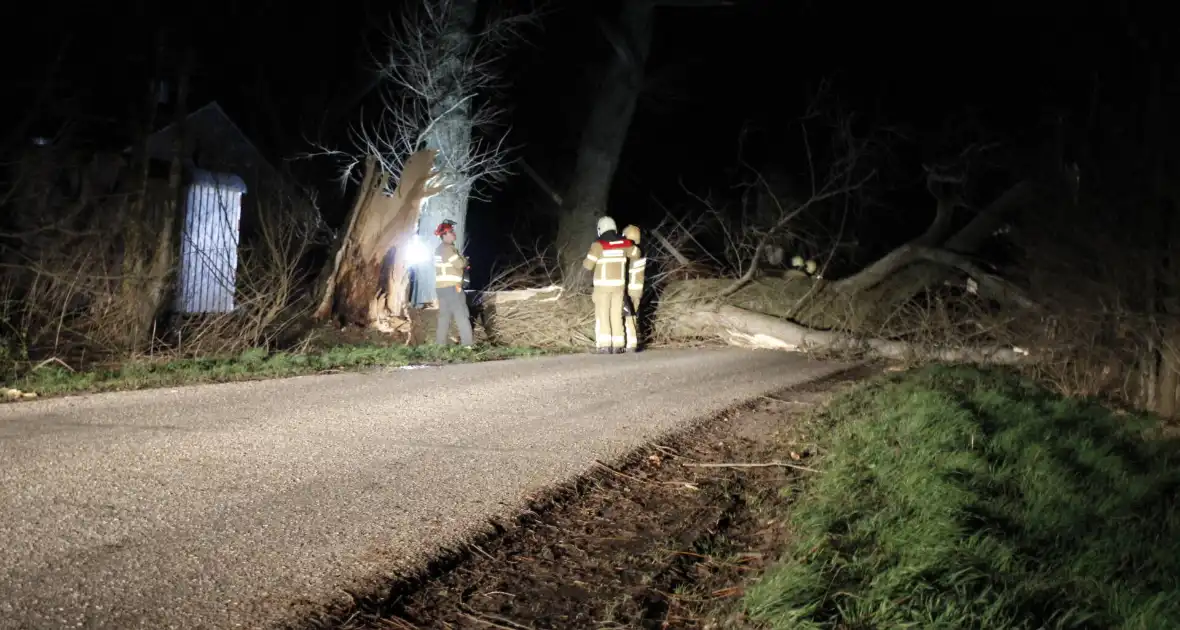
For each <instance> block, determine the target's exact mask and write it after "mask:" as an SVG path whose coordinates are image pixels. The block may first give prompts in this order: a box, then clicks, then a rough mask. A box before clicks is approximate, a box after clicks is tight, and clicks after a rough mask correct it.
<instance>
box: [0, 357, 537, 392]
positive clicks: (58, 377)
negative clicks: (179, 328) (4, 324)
mask: <svg viewBox="0 0 1180 630" xmlns="http://www.w3.org/2000/svg"><path fill="white" fill-rule="evenodd" d="M541 354H549V352H547V351H545V350H541V349H537V348H520V347H505V346H477V347H475V348H463V347H461V346H430V345H424V346H379V345H341V346H335V347H332V348H327V349H324V350H322V351H318V352H306V353H291V352H267V351H266V350H264V349H251V350H247V351H245V352H243V353H241V354H239V355H236V356H229V357H209V358H198V359H176V360H171V361H160V360H156V361H130V362H127V363H123V364H120V365H118V366H115V367H110V368H105V369H97V370H88V371H73V370H69V369H67V368H64V367H61V366H59V365H55V364H50V365H45V366H41V367H39V368H36V369H34V370H31V371H29V372H27V373H26V374H24V375H22V376H20V377H16V378H12V379H7V380H6V381H5V383H4V386H3V388H2V389H4V390H17V391H18V392H23V393H27V392H32V393H35V394H36V395H37V396H39V397H43V396H56V395H63V394H77V393H84V392H103V391H125V390H133V389H148V388H152V387H171V386H176V385H193V384H198V383H225V382H230V381H244V380H258V379H267V378H282V377H288V376H299V375H304V374H316V373H320V372H326V371H347V370H361V369H366V368H373V367H386V366H388V367H398V366H404V365H419V364H443V363H473V362H479V361H496V360H501V359H510V358H516V357H524V356H536V355H541ZM19 396H20V394H19V393H18V394H16V395H12V396H10V398H11V397H19Z"/></svg>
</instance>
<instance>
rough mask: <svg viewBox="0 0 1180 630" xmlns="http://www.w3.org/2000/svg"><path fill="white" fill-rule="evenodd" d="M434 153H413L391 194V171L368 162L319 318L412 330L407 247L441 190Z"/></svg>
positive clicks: (327, 276) (326, 279) (327, 275)
mask: <svg viewBox="0 0 1180 630" xmlns="http://www.w3.org/2000/svg"><path fill="white" fill-rule="evenodd" d="M435 154H436V152H435V151H434V150H431V149H426V150H422V151H418V152H417V153H414V154H413V155H411V156H410V157H409V158H408V159H407V160H406V162H405V165H404V167H403V168H402V173H401V179H400V180H399V181H398V184H397V188H396V189H395V190H394V191H393V192H392V193H387V192H386V191H387V190H388V184H389V174H388V173H380V172H379V171H380V166H379V162H378V160H377V159H376V158H373V157H370V158H369V159H367V160H366V161H365V176H364V179H363V180H362V182H361V189H360V191H359V192H358V193H357V198H356V202H355V203H354V204H353V207H352V210H351V211H350V212H349V219H348V223H347V225H348V228H347V231H346V232H345V234H344V236H343V237H342V238H341V239H340V241H339V242H338V245H337V251H336V252H335V255H334V256H332V257H331V259H330V261H329V263H328V264H329V265H330V267H329V268H327V269H325V272H324V273H323V274H322V275H321V280H320V283H321V285H320V290H319V291H318V293H319V295H320V299H319V304H318V306H317V308H316V311H315V317H316V319H318V320H321V321H322V320H326V319H328V318H329V317H331V316H333V315H335V317H336V318H337V319H338V320H340V321H341V322H342V323H346V324H352V325H355V326H363V327H370V328H376V329H378V330H381V331H384V332H406V331H407V330H408V329H409V326H410V319H409V316H408V314H407V308H408V306H409V283H410V265H409V264H408V261H406V260H405V255H404V250H405V245H406V244H408V243H409V242H410V241H411V239H412V238H413V237H414V233H415V228H416V227H417V222H418V216H419V213H420V212H421V208H422V203H423V202H424V201H425V200H426V199H428V198H429V197H431V196H433V195H436V194H438V193H439V192H440V191H441V190H442V189H441V188H439V187H436V186H433V185H431V182H432V179H433V178H434V176H435V175H436V173H435V171H434V158H435Z"/></svg>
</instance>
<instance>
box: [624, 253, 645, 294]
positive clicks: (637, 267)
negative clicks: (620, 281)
mask: <svg viewBox="0 0 1180 630" xmlns="http://www.w3.org/2000/svg"><path fill="white" fill-rule="evenodd" d="M646 268H647V257H642V258H636V259H635V260H632V261H631V264H630V265H627V292H628V293H643V272H644V271H645V269H646Z"/></svg>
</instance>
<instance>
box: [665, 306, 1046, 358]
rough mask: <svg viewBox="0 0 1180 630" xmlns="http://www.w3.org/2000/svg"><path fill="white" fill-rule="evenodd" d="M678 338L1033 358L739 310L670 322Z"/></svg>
mask: <svg viewBox="0 0 1180 630" xmlns="http://www.w3.org/2000/svg"><path fill="white" fill-rule="evenodd" d="M665 321H667V322H668V323H669V325H670V326H671V327H672V328H673V330H672V332H673V334H676V333H679V334H681V335H685V336H719V337H721V338H722V339H724V340H725V341H726V342H727V343H729V344H731V345H738V346H747V347H754V348H762V349H773V350H788V351H800V352H841V353H844V352H850V351H851V352H861V353H863V354H864V355H866V356H868V357H871V358H877V359H894V360H912V359H926V360H933V361H947V362H971V363H1000V364H1015V363H1021V362H1023V361H1026V360H1028V358H1029V357H1028V354H1027V353H1025V352H1022V351H1020V350H1017V349H1014V348H1003V347H982V348H945V349H940V350H937V351H934V352H930V353H922V352H920V351H919V349H918V348H917V347H915V346H914V345H912V344H908V343H905V342H901V341H889V340H885V339H873V338H865V337H860V336H854V335H851V334H848V333H844V332H839V331H827V330H814V329H811V328H807V327H806V326H800V325H799V324H795V323H793V322H789V321H787V320H785V319H781V318H778V317H772V316H770V315H763V314H761V313H755V312H753V311H747V310H745V309H741V308H737V307H735V306H726V305H721V306H718V307H716V308H696V309H693V310H691V311H687V312H684V313H681V314H678V315H676V316H673V317H671V318H669V319H667V320H665Z"/></svg>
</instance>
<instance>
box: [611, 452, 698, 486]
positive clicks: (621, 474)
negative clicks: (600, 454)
mask: <svg viewBox="0 0 1180 630" xmlns="http://www.w3.org/2000/svg"><path fill="white" fill-rule="evenodd" d="M594 463H595V464H596V465H598V466H601V467H603V468H605V469H606V470H607V472H610V473H611V474H614V475H618V476H619V477H622V478H624V479H630V480H631V481H635V482H637V483H646V484H651V485H653V486H671V487H675V488H684V489H685V490H700V488H698V487H697V486H696V484H693V483H689V482H687V481H648V480H647V479H640V478H639V477H635V476H632V475H628V474H627V473H625V472H622V471H620V470H617V469H615V468H612V467H610V466H607V465H606V464H604V463H602V462H601V461H600V460H597V459H596V460H594Z"/></svg>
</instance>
